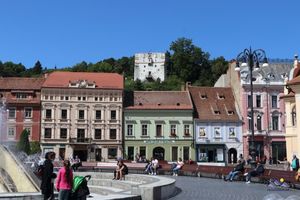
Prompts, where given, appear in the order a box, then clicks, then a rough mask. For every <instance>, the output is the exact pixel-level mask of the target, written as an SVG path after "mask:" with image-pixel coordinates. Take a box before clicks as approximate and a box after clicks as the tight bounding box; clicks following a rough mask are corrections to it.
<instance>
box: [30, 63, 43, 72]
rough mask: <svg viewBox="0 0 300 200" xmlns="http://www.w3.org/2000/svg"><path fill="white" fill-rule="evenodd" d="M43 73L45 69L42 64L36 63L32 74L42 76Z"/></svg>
mask: <svg viewBox="0 0 300 200" xmlns="http://www.w3.org/2000/svg"><path fill="white" fill-rule="evenodd" d="M42 71H43V67H42V64H41V63H40V61H39V60H38V61H36V63H35V64H34V66H33V68H32V72H33V74H41V73H42Z"/></svg>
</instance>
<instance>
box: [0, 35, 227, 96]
mask: <svg viewBox="0 0 300 200" xmlns="http://www.w3.org/2000/svg"><path fill="white" fill-rule="evenodd" d="M137 53H139V52H137ZM227 67H228V62H227V61H226V60H225V59H224V57H222V56H220V57H218V58H214V59H210V54H209V53H208V52H205V51H203V50H202V49H201V48H200V47H198V46H196V45H194V44H193V42H192V40H191V39H187V38H178V39H177V40H176V41H173V42H172V43H171V44H170V47H169V50H168V51H167V52H166V70H167V78H166V80H165V81H164V82H160V81H159V80H158V81H156V82H145V83H142V82H140V81H133V73H134V71H133V70H134V56H132V57H122V58H119V59H115V58H108V59H104V60H101V61H99V62H97V63H87V62H85V61H82V62H81V63H78V64H75V65H74V66H71V67H60V68H59V70H60V71H62V70H64V71H73V72H116V73H119V74H123V75H124V76H125V87H126V89H128V90H179V89H180V87H181V85H182V84H184V83H185V82H191V83H192V84H193V85H199V86H213V84H214V83H215V81H216V80H217V79H218V78H219V76H220V75H221V74H223V73H225V72H226V70H227ZM54 70H57V69H56V67H54V68H51V69H50V68H47V67H44V66H42V63H41V62H40V61H37V62H36V63H35V65H34V66H33V67H28V66H27V67H25V66H24V65H22V64H21V63H19V64H15V63H13V62H5V63H2V62H1V61H0V76H3V77H36V76H41V75H42V74H43V73H46V72H51V71H54Z"/></svg>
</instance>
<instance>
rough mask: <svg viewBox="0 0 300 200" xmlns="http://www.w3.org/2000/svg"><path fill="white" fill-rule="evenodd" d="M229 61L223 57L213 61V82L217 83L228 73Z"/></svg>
mask: <svg viewBox="0 0 300 200" xmlns="http://www.w3.org/2000/svg"><path fill="white" fill-rule="evenodd" d="M227 69H228V61H226V60H225V58H224V57H223V56H220V57H218V58H215V59H213V60H212V61H211V71H212V75H213V77H212V81H213V83H215V82H216V81H217V80H218V78H219V77H220V76H221V75H222V74H225V73H226V72H227Z"/></svg>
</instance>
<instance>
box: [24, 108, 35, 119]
mask: <svg viewBox="0 0 300 200" xmlns="http://www.w3.org/2000/svg"><path fill="white" fill-rule="evenodd" d="M26 109H27V110H28V109H30V116H27V114H28V112H27V111H26ZM32 112H33V110H32V107H25V108H24V118H26V119H30V118H32Z"/></svg>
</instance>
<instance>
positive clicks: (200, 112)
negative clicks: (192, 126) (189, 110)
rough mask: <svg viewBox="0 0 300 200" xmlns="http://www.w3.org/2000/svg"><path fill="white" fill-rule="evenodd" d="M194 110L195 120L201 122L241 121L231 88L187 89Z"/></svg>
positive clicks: (192, 87) (191, 87) (190, 87)
mask: <svg viewBox="0 0 300 200" xmlns="http://www.w3.org/2000/svg"><path fill="white" fill-rule="evenodd" d="M188 90H189V92H190V93H191V97H192V100H193V103H194V107H195V108H196V115H195V118H198V119H199V120H201V121H226V122H238V121H241V120H240V117H239V115H238V113H237V110H236V106H235V99H234V96H233V93H232V90H231V88H223V87H222V88H218V87H194V86H189V87H188Z"/></svg>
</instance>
